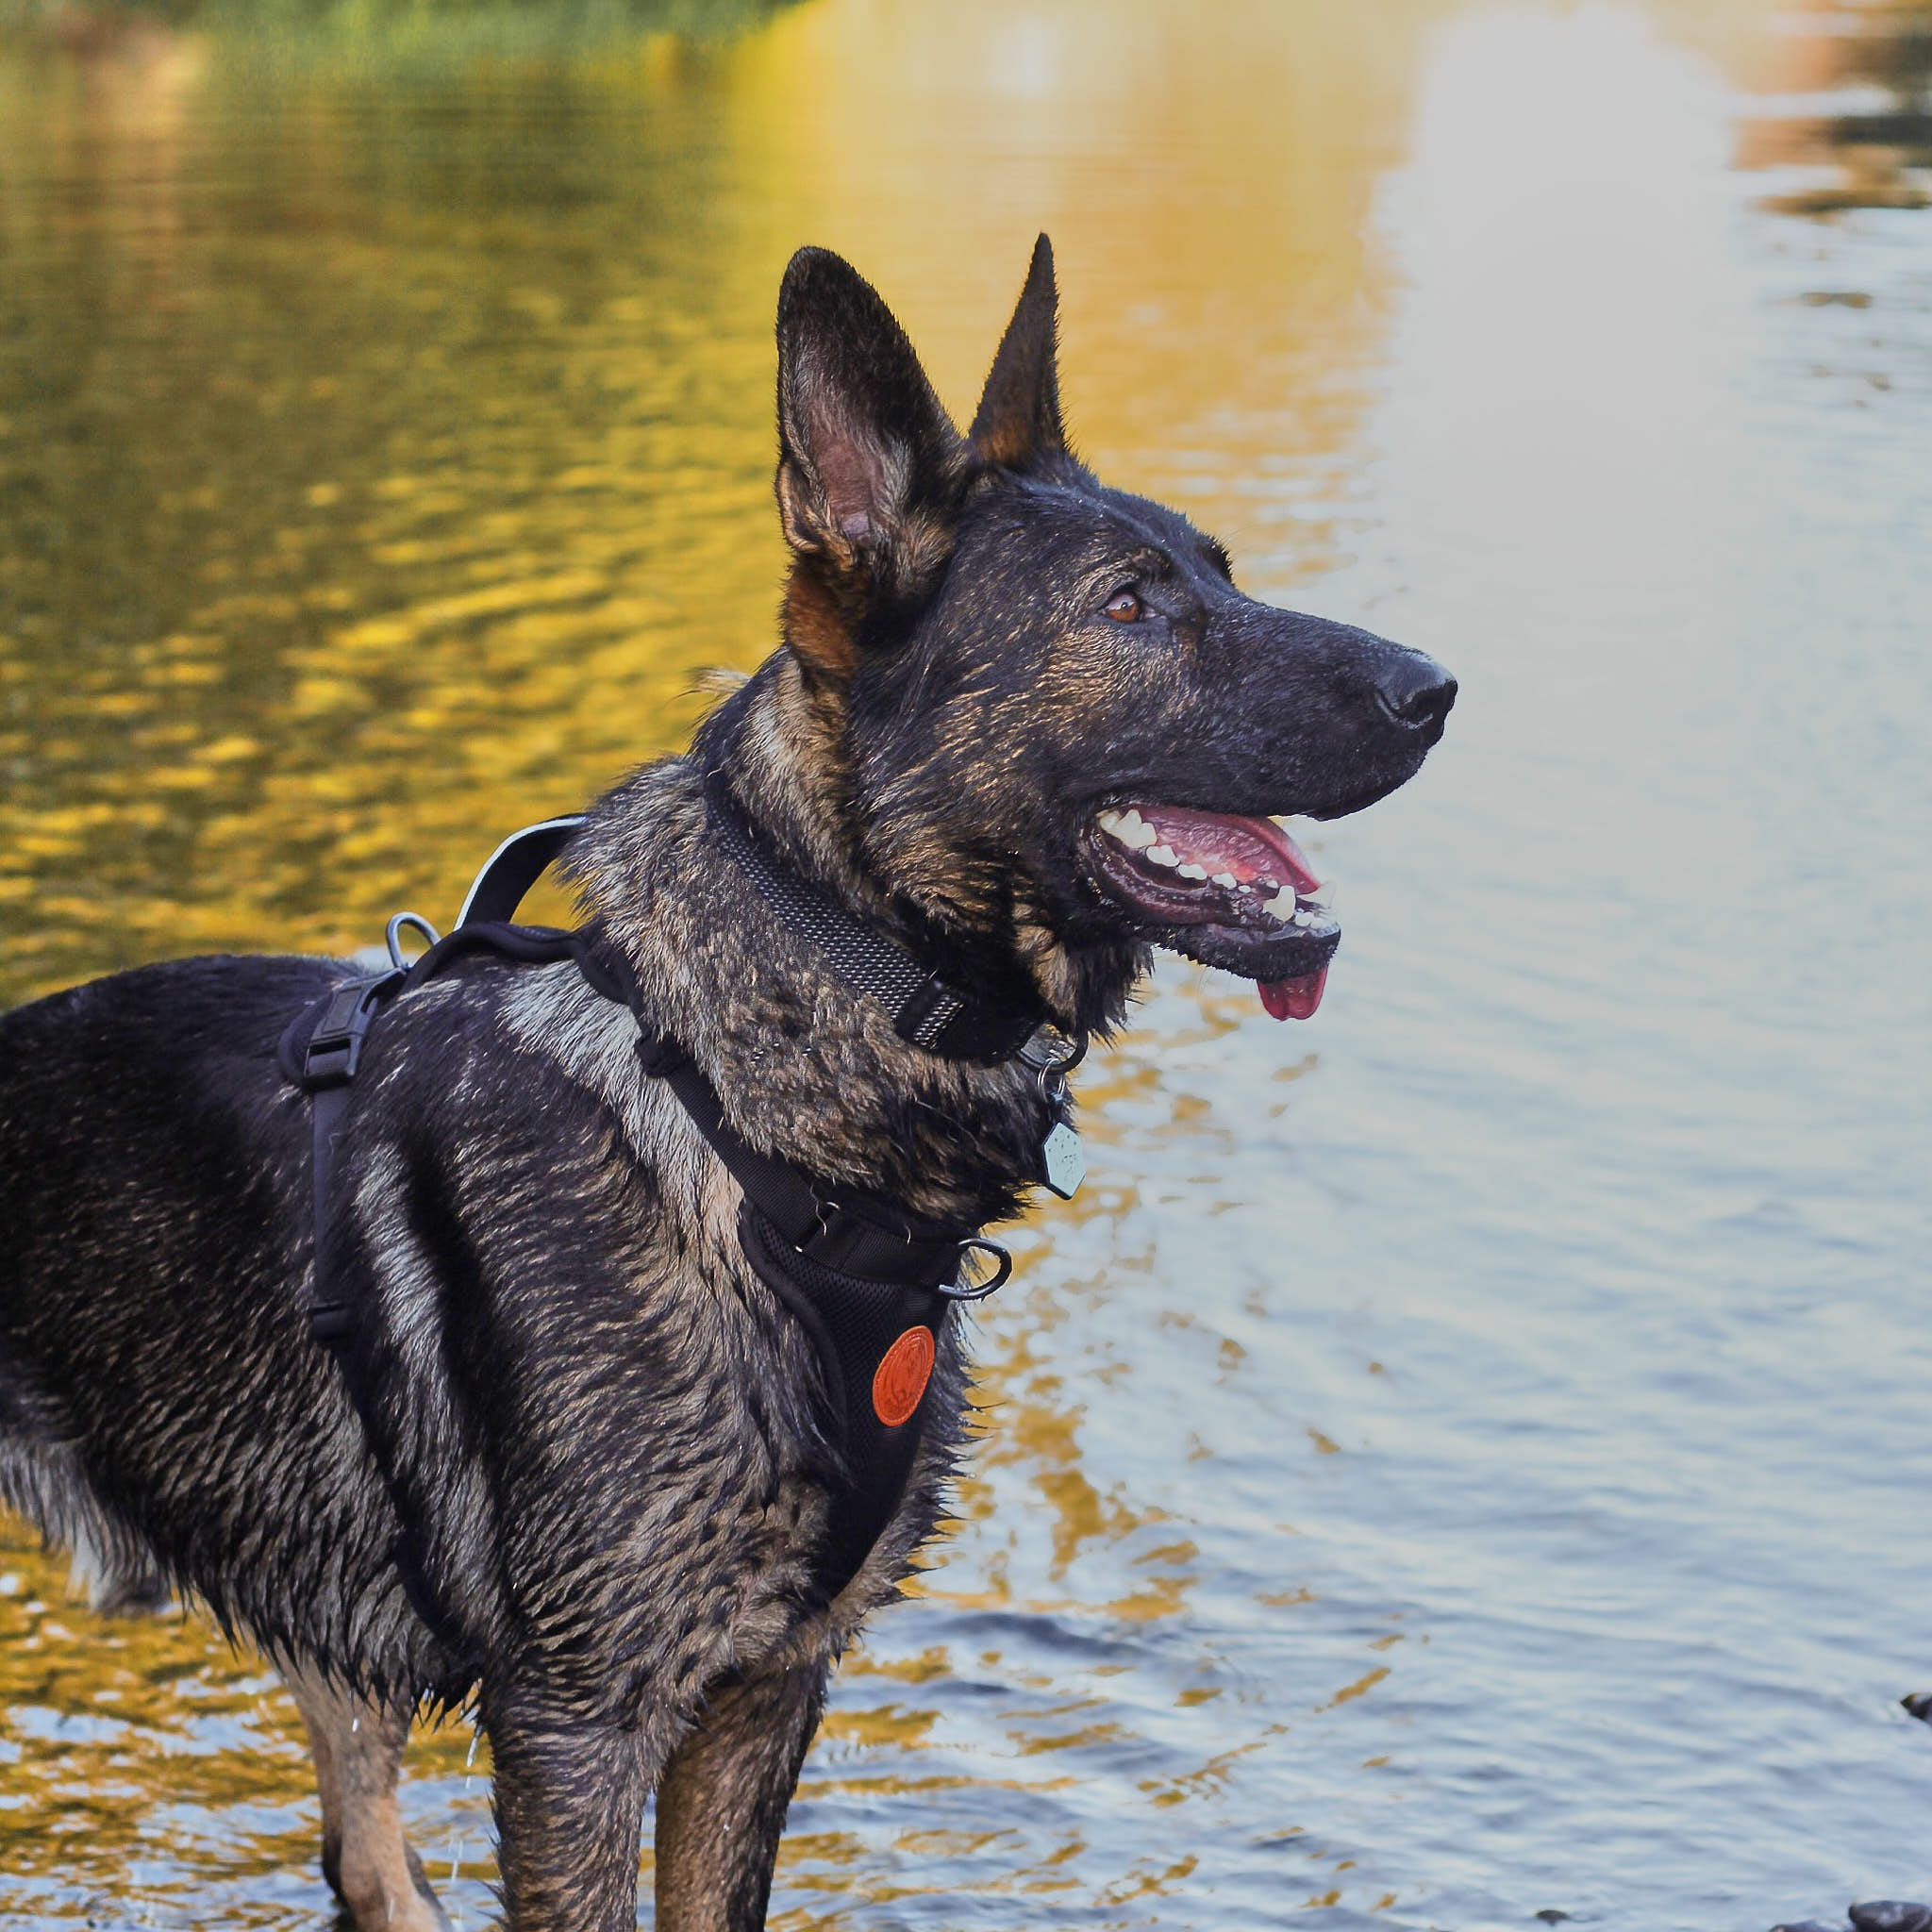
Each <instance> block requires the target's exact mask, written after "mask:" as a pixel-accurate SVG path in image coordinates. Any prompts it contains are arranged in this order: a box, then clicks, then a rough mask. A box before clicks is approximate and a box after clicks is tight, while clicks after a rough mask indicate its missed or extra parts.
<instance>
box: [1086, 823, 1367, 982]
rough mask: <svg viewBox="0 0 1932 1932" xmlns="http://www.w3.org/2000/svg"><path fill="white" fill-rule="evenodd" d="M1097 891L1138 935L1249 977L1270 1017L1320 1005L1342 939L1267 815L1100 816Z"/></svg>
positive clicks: (1309, 871) (1297, 852) (1291, 845)
mask: <svg viewBox="0 0 1932 1932" xmlns="http://www.w3.org/2000/svg"><path fill="white" fill-rule="evenodd" d="M1087 842H1088V846H1089V850H1090V853H1091V858H1092V861H1093V872H1094V874H1095V875H1096V880H1097V883H1098V884H1100V885H1101V886H1102V888H1103V889H1104V890H1105V891H1107V892H1108V894H1109V895H1110V896H1111V897H1113V898H1115V899H1117V900H1119V901H1121V902H1122V903H1123V904H1124V905H1125V906H1126V907H1127V908H1129V909H1130V910H1131V911H1132V912H1133V913H1134V914H1135V916H1136V919H1137V921H1138V923H1139V924H1141V927H1142V929H1143V931H1144V932H1145V934H1146V937H1147V938H1149V939H1151V940H1154V941H1157V942H1158V944H1160V945H1164V946H1168V947H1171V948H1173V949H1174V951H1175V952H1180V953H1185V954H1187V955H1188V956H1189V957H1190V958H1195V959H1199V960H1200V961H1201V962H1202V963H1203V964H1204V965H1208V966H1219V967H1221V968H1222V969H1223V970H1224V971H1225V972H1228V973H1235V974H1240V975H1241V978H1243V979H1252V980H1255V981H1256V982H1257V984H1258V986H1259V989H1260V993H1261V1004H1262V1005H1263V1006H1264V1007H1266V1008H1267V1009H1268V1010H1269V1012H1270V1013H1272V1014H1273V1015H1274V1018H1275V1019H1277V1020H1306V1019H1307V1018H1308V1017H1309V1016H1310V1015H1311V1014H1312V1013H1313V1012H1314V1010H1315V1008H1317V1007H1319V1006H1320V1005H1321V1004H1322V990H1323V988H1324V986H1325V985H1326V984H1327V979H1328V961H1329V960H1330V959H1331V958H1333V957H1334V953H1335V948H1336V946H1337V945H1338V944H1339V943H1340V942H1341V926H1340V925H1339V924H1337V923H1336V921H1335V918H1334V916H1333V915H1332V914H1331V913H1330V912H1329V910H1328V907H1327V903H1326V898H1327V891H1328V889H1327V888H1326V887H1325V886H1324V885H1323V884H1322V883H1321V882H1320V881H1319V880H1318V879H1317V878H1316V876H1315V874H1314V870H1313V868H1312V867H1310V865H1309V864H1308V861H1307V856H1306V855H1305V854H1304V853H1303V852H1302V850H1301V848H1300V847H1299V846H1298V845H1296V843H1295V842H1294V841H1293V840H1292V839H1291V838H1290V837H1289V836H1288V834H1287V833H1286V832H1284V831H1283V830H1282V829H1281V827H1280V826H1279V825H1277V824H1275V823H1274V821H1273V820H1272V819H1250V818H1236V817H1234V816H1232V815H1231V814H1225V813H1221V812H1211V811H1195V810H1193V809H1191V808H1189V807H1186V806H1177V805H1146V804H1141V805H1131V806H1123V807H1119V808H1111V809H1108V810H1107V811H1103V812H1101V813H1100V814H1099V816H1098V817H1097V818H1096V819H1095V820H1094V821H1093V829H1092V831H1091V834H1090V835H1089V838H1088V841H1087Z"/></svg>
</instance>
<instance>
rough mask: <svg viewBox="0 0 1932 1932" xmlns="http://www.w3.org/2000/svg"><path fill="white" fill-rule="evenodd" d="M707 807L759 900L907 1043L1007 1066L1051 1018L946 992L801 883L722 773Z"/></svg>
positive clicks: (708, 781)
mask: <svg viewBox="0 0 1932 1932" xmlns="http://www.w3.org/2000/svg"><path fill="white" fill-rule="evenodd" d="M705 805H706V808H707V810H708V813H709V817H710V823H711V828H712V830H713V831H714V832H715V833H716V835H717V838H718V841H719V842H720V843H721V844H722V845H723V846H724V849H725V851H726V852H728V853H729V854H730V855H731V857H732V858H733V859H734V860H735V861H736V862H737V865H738V867H739V870H740V871H741V872H742V873H743V874H744V875H745V876H746V877H747V878H748V879H750V881H751V882H752V884H753V885H754V886H756V887H757V888H758V895H759V896H760V897H761V898H762V899H763V900H764V901H765V903H766V904H767V905H768V906H769V907H771V908H772V910H773V911H774V912H775V913H776V914H777V915H778V917H779V918H780V919H782V920H783V921H784V922H785V924H787V925H789V926H790V927H791V929H792V931H794V932H796V933H799V934H801V935H802V936H803V937H805V938H806V939H808V940H810V941H811V942H812V943H813V944H814V945H815V946H817V947H818V948H819V950H820V951H821V952H822V953H824V956H825V958H827V959H828V960H829V961H830V962H831V965H832V968H833V970H834V971H835V972H836V973H837V974H839V976H840V977H841V979H843V980H844V981H845V982H846V983H847V984H848V985H849V986H852V987H854V988H856V989H857V990H858V991H860V992H862V993H864V994H865V995H866V997H867V998H868V999H872V1000H875V1001H876V1002H877V1003H878V1004H879V1005H880V1006H881V1007H883V1008H885V1009H886V1011H887V1012H888V1013H890V1014H891V1016H892V1028H893V1031H894V1032H896V1033H897V1034H898V1035H899V1036H900V1038H901V1039H902V1040H909V1041H911V1042H912V1043H913V1045H915V1046H923V1047H924V1048H925V1049H926V1051H927V1052H929V1053H937V1054H943V1055H945V1056H946V1057H947V1058H950V1059H966V1060H1003V1059H1008V1058H1010V1057H1011V1056H1012V1055H1014V1054H1016V1053H1018V1052H1019V1051H1020V1049H1021V1048H1022V1047H1023V1046H1024V1045H1025V1044H1026V1042H1027V1041H1028V1040H1030V1039H1031V1038H1032V1037H1033V1034H1034V1032H1035V1030H1036V1029H1037V1028H1038V1027H1039V1025H1040V1024H1041V1022H1042V1021H1043V1020H1044V1019H1045V1018H1046V1010H1045V1008H1043V1007H1041V1006H1039V1005H1037V1004H1035V1005H1029V1006H1027V1007H1026V1008H1018V1007H1010V1006H1007V1005H1005V1004H1003V1003H1002V1002H999V1001H995V1000H989V999H982V998H979V997H977V996H976V995H974V994H970V993H964V992H961V991H958V989H957V988H955V987H952V986H949V985H948V984H947V983H946V982H945V981H944V980H943V979H941V977H940V976H939V974H936V973H928V972H927V971H926V969H925V968H924V966H922V965H921V964H920V963H919V961H918V960H917V959H915V958H913V957H912V955H911V954H910V953H908V951H907V950H906V948H905V947H904V946H902V945H900V944H899V942H898V941H896V940H893V939H890V938H888V937H887V936H886V935H885V934H884V933H882V932H880V931H879V930H878V929H877V927H875V926H874V925H870V924H867V923H866V922H865V921H864V920H862V919H859V918H858V917H856V916H855V915H854V914H853V913H851V912H850V911H848V910H847V909H846V908H844V907H843V906H842V905H841V904H840V903H839V901H838V900H837V899H835V898H834V897H833V896H832V895H831V893H829V892H827V891H824V888H823V887H820V886H817V885H814V884H813V883H812V881H811V880H809V879H808V878H805V877H803V876H801V875H800V874H798V873H797V872H796V871H794V870H793V869H792V868H791V866H789V865H788V864H786V863H785V861H784V859H782V858H780V857H779V856H778V854H776V853H775V852H774V851H773V850H772V848H771V847H770V846H769V845H768V844H767V843H766V842H765V841H764V839H763V838H762V837H761V836H760V835H759V833H758V829H757V827H756V826H755V825H753V824H752V823H751V821H750V820H749V819H748V818H747V817H746V816H745V813H744V810H743V808H742V807H741V806H740V805H739V803H738V801H737V799H736V798H734V797H733V796H732V793H731V785H730V781H729V780H728V779H727V778H726V777H725V775H724V772H723V771H722V770H713V771H711V772H709V773H708V774H707V775H706V778H705Z"/></svg>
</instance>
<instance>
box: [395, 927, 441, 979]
mask: <svg viewBox="0 0 1932 1932" xmlns="http://www.w3.org/2000/svg"><path fill="white" fill-rule="evenodd" d="M407 926H413V927H414V928H415V929H416V931H418V932H420V933H421V934H422V935H423V937H424V938H425V940H426V941H428V942H429V943H430V944H431V945H432V946H434V945H438V944H441V940H442V935H441V933H440V932H438V931H437V929H436V928H435V927H434V926H433V925H431V924H430V923H429V922H428V921H427V920H426V919H425V918H424V917H423V915H422V914H421V913H420V912H398V913H396V914H395V915H394V916H393V917H392V918H391V920H390V923H389V924H388V926H387V927H386V928H385V929H384V932H383V935H382V937H383V940H384V941H385V942H386V943H387V945H388V946H389V962H390V964H391V966H393V967H394V968H395V969H396V970H397V972H399V973H405V972H408V969H409V966H410V965H411V963H412V962H411V961H410V960H408V959H406V958H403V931H404V928H405V927H407Z"/></svg>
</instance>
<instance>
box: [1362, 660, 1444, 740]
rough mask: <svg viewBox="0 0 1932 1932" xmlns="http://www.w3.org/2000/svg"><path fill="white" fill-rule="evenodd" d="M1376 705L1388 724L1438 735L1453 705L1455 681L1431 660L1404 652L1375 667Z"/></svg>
mask: <svg viewBox="0 0 1932 1932" xmlns="http://www.w3.org/2000/svg"><path fill="white" fill-rule="evenodd" d="M1375 702H1376V704H1378V705H1379V706H1380V707H1381V708H1382V710H1383V713H1384V715H1385V716H1386V717H1387V718H1388V719H1389V722H1390V723H1391V724H1400V725H1402V726H1403V727H1404V729H1406V730H1408V731H1434V732H1436V733H1437V734H1438V735H1439V736H1440V735H1441V729H1442V721H1443V719H1445V718H1446V717H1448V715H1449V707H1450V706H1451V705H1453V704H1454V703H1455V702H1456V680H1455V679H1454V678H1453V677H1451V676H1450V675H1449V674H1448V673H1447V672H1446V671H1444V670H1443V669H1442V667H1441V665H1440V664H1438V663H1437V662H1436V660H1435V659H1434V658H1425V657H1424V656H1423V654H1422V653H1421V652H1420V651H1403V652H1401V653H1400V654H1399V655H1393V656H1391V657H1390V658H1386V659H1385V660H1384V661H1383V662H1382V663H1380V664H1378V665H1377V666H1376V667H1375Z"/></svg>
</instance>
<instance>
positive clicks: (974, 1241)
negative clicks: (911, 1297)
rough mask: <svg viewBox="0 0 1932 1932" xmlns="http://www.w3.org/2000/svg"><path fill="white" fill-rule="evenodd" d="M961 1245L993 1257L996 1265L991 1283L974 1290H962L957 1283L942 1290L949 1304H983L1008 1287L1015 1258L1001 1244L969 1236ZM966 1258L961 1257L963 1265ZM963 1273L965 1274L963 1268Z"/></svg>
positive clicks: (981, 1283) (985, 1283) (987, 1282)
mask: <svg viewBox="0 0 1932 1932" xmlns="http://www.w3.org/2000/svg"><path fill="white" fill-rule="evenodd" d="M959 1245H960V1247H961V1248H962V1249H964V1248H977V1249H979V1250H980V1252H981V1253H982V1254H987V1255H991V1257H993V1261H994V1263H995V1273H994V1274H993V1277H992V1279H991V1281H982V1282H980V1283H978V1284H977V1285H976V1286H974V1287H973V1288H961V1287H960V1286H958V1283H955V1284H954V1285H953V1286H952V1287H950V1288H941V1289H940V1290H939V1291H938V1292H939V1293H941V1294H942V1295H944V1296H945V1298H946V1299H947V1300H948V1301H949V1302H983V1301H984V1300H985V1299H986V1298H987V1296H988V1295H990V1294H991V1293H993V1292H994V1291H997V1290H999V1289H1002V1288H1004V1287H1005V1286H1006V1285H1007V1279H1008V1276H1009V1275H1010V1274H1012V1272H1013V1257H1012V1256H1011V1255H1009V1254H1008V1252H1007V1251H1006V1249H1004V1248H1003V1247H1001V1246H1000V1244H999V1242H997V1241H986V1240H984V1239H983V1238H982V1237H981V1236H979V1235H976V1234H975V1235H970V1236H968V1237H967V1239H966V1240H965V1241H961V1242H960V1243H959ZM965 1258H966V1257H965V1256H964V1255H963V1254H962V1255H961V1256H960V1257H959V1259H960V1261H961V1263H962V1264H963V1263H964V1261H965ZM961 1273H964V1269H963V1266H962V1268H961Z"/></svg>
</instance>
